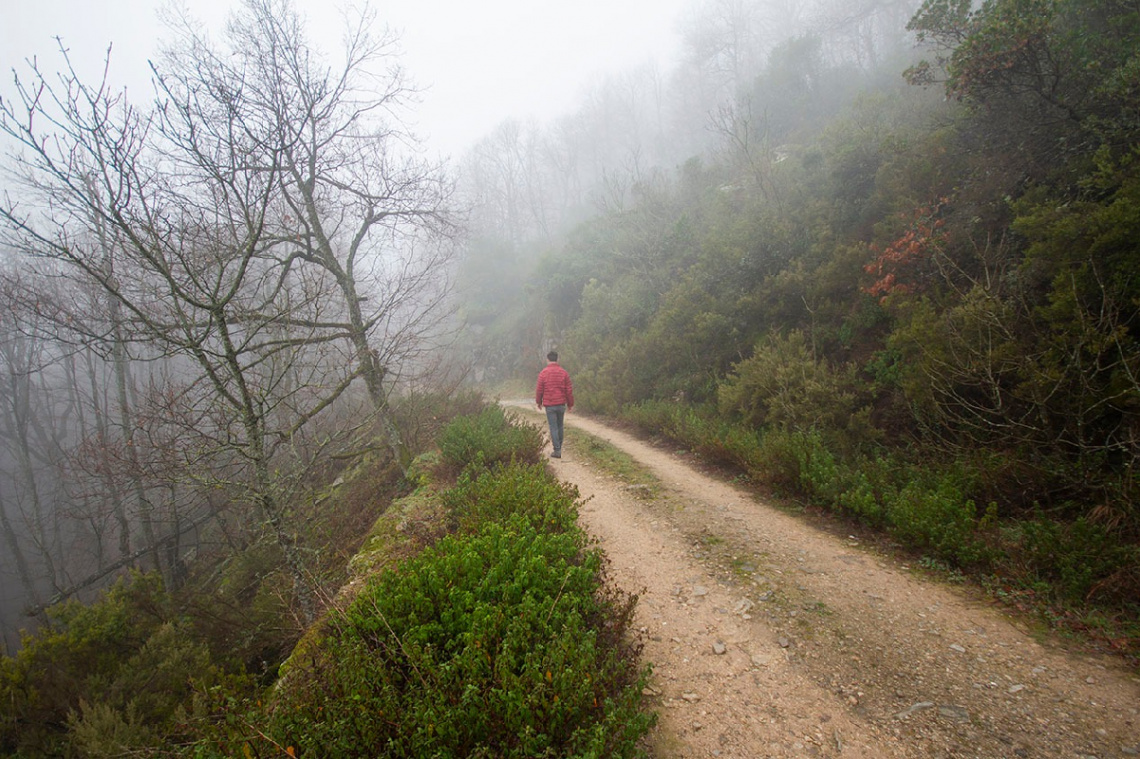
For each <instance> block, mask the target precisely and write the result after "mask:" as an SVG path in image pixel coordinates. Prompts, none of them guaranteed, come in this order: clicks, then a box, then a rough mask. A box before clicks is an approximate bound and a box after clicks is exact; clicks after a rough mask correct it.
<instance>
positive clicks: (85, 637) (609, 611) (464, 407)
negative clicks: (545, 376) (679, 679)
mask: <svg viewBox="0 0 1140 759" xmlns="http://www.w3.org/2000/svg"><path fill="white" fill-rule="evenodd" d="M437 401H438V402H437V404H436V405H435V406H434V408H435V409H436V411H437V412H438V411H439V410H440V409H441V408H448V409H450V413H449V414H447V416H448V417H449V419H450V421H446V420H444V421H441V429H440V430H439V432H438V438H437V439H438V444H437V445H435V446H432V447H431V448H430V449H428V450H426V451H425V452H424V453H423V454H422V455H421V456H420V457H419V458H418V459H417V461H416V462H415V464H414V465H413V467H412V475H413V479H414V481H415V483H416V487H415V489H414V490H413V491H411V492H409V491H408V488H407V486H404V487H403V488H402V489H401V486H400V485H399V483H400V482H401V481H402V480H401V478H400V477H399V476H398V471H399V470H398V467H396V466H395V465H394V463H393V462H392V461H391V460H390V458H388V456H390V454H385V455H381V456H380V457H379V458H378V460H377V461H376V462H374V463H373V464H364V465H362V466H360V467H358V469H357V470H356V471H355V472H354V473H353V474H352V476H346V477H344V479H343V481H342V482H341V483H340V484H339V485H337V486H336V487H335V488H334V489H333V491H331V493H330V496H329V498H328V500H326V501H325V502H324V503H323V504H322V508H321V509H320V510H319V511H313V512H312V513H310V514H309V519H308V520H305V521H304V522H303V523H305V524H306V525H307V528H308V530H310V531H311V532H312V533H313V536H312V537H315V536H316V535H325V536H326V537H327V539H328V543H327V544H326V550H327V551H328V556H329V557H330V559H329V562H328V564H329V566H328V572H329V576H328V577H327V582H326V583H325V587H327V588H328V593H327V595H326V596H325V601H326V607H327V611H326V613H325V614H324V615H323V616H322V618H321V619H320V620H319V621H318V622H317V623H316V624H315V625H313V626H311V627H307V628H305V627H299V626H298V625H297V624H296V623H295V621H294V620H293V619H292V618H290V616H289V613H288V611H289V608H290V604H289V600H290V599H289V596H290V591H289V587H290V586H289V583H288V580H287V576H286V575H285V573H284V569H283V566H282V564H283V561H282V558H281V556H280V555H273V552H272V551H271V550H265V549H264V548H259V547H251V548H250V550H249V551H248V552H246V553H244V554H241V555H239V556H237V557H236V558H235V559H234V561H233V562H232V563H231V564H230V565H229V566H227V567H223V568H222V569H220V570H217V571H216V572H215V573H214V574H213V579H212V582H208V583H203V584H201V585H197V586H195V590H194V591H193V592H191V591H190V590H189V588H187V587H184V588H183V589H181V590H180V591H178V592H168V591H167V590H166V589H165V588H164V587H163V584H162V580H161V578H160V576H159V575H157V574H155V573H151V574H135V575H132V576H130V577H129V578H125V579H124V580H122V581H121V582H120V583H118V584H117V585H116V586H115V587H114V588H113V589H111V590H110V591H109V592H107V593H106V594H105V595H104V596H103V597H102V598H101V599H100V600H99V601H97V602H95V603H92V604H88V605H81V604H79V603H77V602H71V603H67V604H64V605H61V606H59V607H55V608H53V609H52V611H51V622H50V624H48V625H45V626H44V627H43V628H42V629H41V630H40V631H39V633H38V634H36V635H34V636H28V637H26V638H25V640H24V641H23V646H22V648H21V650H20V652H19V653H18V654H17V655H16V656H15V657H14V658H7V657H6V658H3V659H0V701H2V703H3V704H4V707H5V708H4V709H3V710H2V711H3V716H2V717H0V754H3V755H13V756H21V757H40V756H45V757H46V756H63V755H67V756H90V757H95V756H106V757H109V756H122V755H124V754H127V753H129V754H131V755H145V756H194V757H209V756H243V755H244V756H312V757H319V756H328V757H339V756H380V755H383V756H391V757H401V756H405V757H418V756H456V757H459V756H464V757H468V756H495V757H536V756H548V757H587V756H590V757H632V756H640V755H642V754H643V750H642V747H641V739H642V738H643V736H644V735H645V734H646V732H647V731H648V729H649V728H650V727H651V726H652V724H653V723H654V720H655V716H654V715H653V714H652V713H651V712H649V711H648V710H647V709H645V708H644V706H643V704H642V695H641V694H642V689H643V688H644V686H645V684H646V681H647V678H648V674H649V673H648V668H647V667H646V666H645V665H643V664H642V663H641V662H640V659H639V655H640V644H639V643H638V641H637V640H636V637H635V635H634V634H633V632H632V631H631V629H630V621H631V618H632V614H633V609H634V605H635V603H636V598H635V597H633V596H629V595H627V594H625V593H623V592H621V591H620V590H618V589H616V588H614V587H612V586H611V585H609V584H608V583H607V581H606V574H605V560H604V557H603V556H602V554H601V552H600V550H599V549H597V548H596V547H593V546H591V545H590V544H589V542H588V540H587V538H586V536H585V534H584V533H583V532H582V531H581V530H580V529H579V528H578V526H577V524H576V516H577V507H578V497H577V493H576V491H575V490H574V489H573V488H570V487H567V486H565V485H561V484H559V483H558V482H557V481H556V480H555V479H554V478H553V477H552V476H551V475H550V474H549V473H548V472H547V471H546V470H545V467H544V465H542V464H540V463H537V462H539V460H540V454H541V448H542V435H541V431H540V430H539V429H538V428H537V427H534V426H532V425H529V424H526V423H522V422H519V421H518V420H515V419H513V418H512V417H511V416H510V415H509V414H506V413H504V411H503V410H502V409H501V408H499V407H498V406H495V405H482V404H481V403H480V402H479V401H478V399H477V398H476V397H474V396H462V397H459V398H457V399H454V400H453V401H452V402H450V403H448V402H447V401H446V400H444V399H437ZM381 450H384V449H383V448H381ZM362 493H369V494H371V495H370V496H369V497H366V498H361V497H360V494H362ZM350 507H351V508H350ZM362 516H366V517H367V518H368V519H370V520H374V521H373V522H372V523H371V526H370V527H369V525H368V523H367V522H363V521H362V519H361V518H360V517H362ZM346 543H347V544H350V545H352V546H354V548H353V549H351V550H345V549H344V547H343V546H344V544H346ZM338 545H339V546H340V547H339V548H337V546H338ZM254 564H256V567H255V566H253V565H254ZM337 588H342V589H341V590H340V591H339V592H338V590H337Z"/></svg>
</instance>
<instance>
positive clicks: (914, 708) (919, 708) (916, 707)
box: [895, 701, 934, 719]
mask: <svg viewBox="0 0 1140 759" xmlns="http://www.w3.org/2000/svg"><path fill="white" fill-rule="evenodd" d="M933 708H934V702H933V701H919V702H918V703H917V704H912V705H911V706H910V707H909V708H907V709H903V710H902V711H901V712H899V713H898V714H896V715H895V719H906V718H907V717H909V716H910V715H912V714H914V713H915V712H924V711H926V710H927V709H933Z"/></svg>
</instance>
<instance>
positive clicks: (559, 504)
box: [441, 463, 578, 532]
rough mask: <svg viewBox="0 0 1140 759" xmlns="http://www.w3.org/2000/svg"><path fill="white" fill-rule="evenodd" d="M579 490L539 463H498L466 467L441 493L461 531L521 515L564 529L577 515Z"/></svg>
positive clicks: (550, 527)
mask: <svg viewBox="0 0 1140 759" xmlns="http://www.w3.org/2000/svg"><path fill="white" fill-rule="evenodd" d="M577 498H578V491H577V489H576V488H575V487H574V486H573V485H566V484H562V483H560V482H558V481H557V480H554V479H553V478H551V477H548V476H547V475H546V472H545V470H544V468H543V465H542V464H535V465H532V466H523V465H521V464H517V463H515V464H511V465H508V466H498V467H496V468H495V469H494V470H491V471H486V470H483V471H472V470H467V471H465V472H464V473H463V474H462V475H461V476H460V478H459V481H458V482H457V483H456V485H455V487H453V488H450V489H448V490H447V491H445V492H444V493H443V494H442V495H441V499H442V501H443V503H444V505H445V506H446V507H447V509H448V511H449V512H450V514H451V517H452V519H453V520H454V526H455V529H457V530H459V531H461V532H478V531H479V530H480V529H481V528H482V526H483V525H485V524H487V523H488V522H504V521H506V520H508V519H510V518H511V517H513V516H516V515H521V516H523V517H525V518H526V519H527V520H528V521H530V522H531V524H533V525H535V526H536V527H537V528H539V529H545V530H550V531H553V532H565V531H566V530H569V529H571V528H573V527H574V525H575V520H576V519H577V516H578V513H577V507H576V505H575V502H576V500H577Z"/></svg>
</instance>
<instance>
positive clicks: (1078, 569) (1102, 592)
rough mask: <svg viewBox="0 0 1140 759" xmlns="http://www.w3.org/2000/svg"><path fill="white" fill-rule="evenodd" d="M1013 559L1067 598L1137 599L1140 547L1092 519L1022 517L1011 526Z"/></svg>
mask: <svg viewBox="0 0 1140 759" xmlns="http://www.w3.org/2000/svg"><path fill="white" fill-rule="evenodd" d="M1005 534H1006V536H1007V541H1008V543H1009V545H1010V548H1011V555H1010V556H1009V557H1008V561H1010V562H1017V563H1019V564H1020V567H1019V569H1020V571H1021V572H1023V573H1025V574H1026V575H1027V576H1028V577H1029V578H1031V579H1032V580H1034V581H1036V582H1038V583H1040V582H1041V581H1045V582H1047V583H1048V584H1049V586H1050V587H1051V588H1052V592H1053V594H1054V595H1055V596H1056V597H1057V598H1059V599H1061V600H1064V601H1075V602H1081V601H1086V600H1088V599H1089V598H1090V597H1098V598H1100V599H1102V600H1109V601H1114V602H1117V603H1120V602H1124V603H1130V604H1133V605H1135V604H1136V597H1135V595H1134V590H1135V588H1136V587H1137V586H1140V571H1138V570H1137V569H1136V568H1137V567H1140V547H1138V546H1136V545H1135V544H1129V543H1127V542H1124V541H1122V540H1121V539H1120V537H1119V536H1118V535H1116V534H1114V533H1112V532H1111V531H1109V530H1108V529H1107V528H1106V527H1105V526H1104V525H1101V524H1097V523H1095V522H1092V521H1090V520H1088V519H1084V518H1081V519H1077V520H1076V521H1073V522H1068V523H1064V522H1058V521H1055V520H1053V519H1049V518H1046V517H1043V516H1039V517H1037V518H1035V519H1029V520H1024V521H1019V522H1017V523H1015V524H1014V525H1013V526H1011V527H1010V528H1008V529H1007V530H1006V531H1005Z"/></svg>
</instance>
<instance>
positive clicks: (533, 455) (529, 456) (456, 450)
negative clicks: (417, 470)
mask: <svg viewBox="0 0 1140 759" xmlns="http://www.w3.org/2000/svg"><path fill="white" fill-rule="evenodd" d="M542 448H543V437H542V430H541V428H540V427H538V426H537V425H534V424H530V423H528V422H523V421H521V420H519V419H518V418H517V417H516V416H515V415H514V414H508V413H507V412H506V411H504V410H503V408H502V407H501V406H497V405H489V406H485V407H484V408H483V409H482V410H481V411H480V412H479V413H477V414H470V415H465V416H459V417H456V418H455V419H453V420H451V422H450V423H449V424H448V425H447V426H446V427H444V428H443V430H442V431H441V432H440V435H439V450H440V455H441V457H442V459H443V462H444V463H445V464H446V465H448V466H449V467H451V468H452V469H453V470H454V471H456V472H458V471H459V470H461V469H463V468H464V467H466V466H469V465H476V466H483V467H488V468H489V467H492V466H494V465H495V464H507V463H510V462H511V461H518V462H521V463H525V464H536V463H538V462H539V460H540V459H541V458H542Z"/></svg>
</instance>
